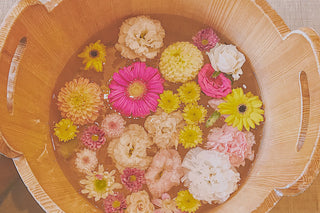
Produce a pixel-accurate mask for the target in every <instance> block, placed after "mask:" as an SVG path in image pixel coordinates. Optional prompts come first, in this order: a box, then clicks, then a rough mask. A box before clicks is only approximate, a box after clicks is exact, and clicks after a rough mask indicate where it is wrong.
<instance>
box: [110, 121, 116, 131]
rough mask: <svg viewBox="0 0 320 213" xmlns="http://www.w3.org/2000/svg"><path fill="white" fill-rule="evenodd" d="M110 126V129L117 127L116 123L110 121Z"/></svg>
mask: <svg viewBox="0 0 320 213" xmlns="http://www.w3.org/2000/svg"><path fill="white" fill-rule="evenodd" d="M108 126H109V128H110V129H115V128H116V127H117V125H116V123H115V122H113V121H110V122H109V124H108Z"/></svg>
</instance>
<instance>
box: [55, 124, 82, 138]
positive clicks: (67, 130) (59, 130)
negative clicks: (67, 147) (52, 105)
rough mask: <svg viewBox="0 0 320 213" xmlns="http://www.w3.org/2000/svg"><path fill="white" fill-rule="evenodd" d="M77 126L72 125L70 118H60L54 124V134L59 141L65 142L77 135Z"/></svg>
mask: <svg viewBox="0 0 320 213" xmlns="http://www.w3.org/2000/svg"><path fill="white" fill-rule="evenodd" d="M77 132H78V130H77V126H75V125H73V122H72V121H71V120H70V119H62V120H61V121H59V123H56V124H55V125H54V134H55V135H56V136H57V137H58V138H59V141H63V142H67V141H69V140H72V139H74V138H75V137H76V136H77Z"/></svg>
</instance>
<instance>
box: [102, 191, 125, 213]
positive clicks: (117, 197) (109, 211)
mask: <svg viewBox="0 0 320 213" xmlns="http://www.w3.org/2000/svg"><path fill="white" fill-rule="evenodd" d="M103 204H104V210H105V212H106V213H115V212H118V213H123V212H124V210H125V209H126V208H127V203H126V199H125V198H124V196H123V195H122V194H119V193H115V194H114V195H108V197H107V198H106V199H105V200H104V202H103Z"/></svg>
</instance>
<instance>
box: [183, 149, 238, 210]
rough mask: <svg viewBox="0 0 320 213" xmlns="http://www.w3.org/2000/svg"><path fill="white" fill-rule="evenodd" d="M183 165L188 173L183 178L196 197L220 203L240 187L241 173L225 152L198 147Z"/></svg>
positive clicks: (187, 156)
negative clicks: (232, 164) (233, 165)
mask: <svg viewBox="0 0 320 213" xmlns="http://www.w3.org/2000/svg"><path fill="white" fill-rule="evenodd" d="M182 166H183V167H184V168H185V171H186V173H185V176H184V177H183V178H182V179H181V180H182V182H184V185H185V186H186V187H188V189H189V191H190V193H191V194H192V195H193V197H194V198H195V199H198V200H203V201H206V202H208V203H210V204H211V203H212V202H214V203H217V204H220V203H223V202H225V201H226V200H227V199H228V198H229V197H230V194H231V193H233V192H234V191H235V190H236V189H237V188H238V184H237V182H238V181H239V180H240V174H239V173H238V172H237V171H236V170H235V169H234V167H232V166H231V164H230V161H229V157H228V156H227V155H225V154H223V153H220V152H217V151H214V150H204V149H201V148H200V147H197V148H194V149H191V150H190V151H189V152H188V153H187V154H186V156H185V158H184V160H183V162H182ZM178 197H179V196H178ZM177 205H178V201H177ZM178 206H179V205H178ZM180 209H181V208H180ZM181 210H183V209H181Z"/></svg>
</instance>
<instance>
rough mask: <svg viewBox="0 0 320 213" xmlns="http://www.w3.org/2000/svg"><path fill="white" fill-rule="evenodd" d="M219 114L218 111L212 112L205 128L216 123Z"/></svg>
mask: <svg viewBox="0 0 320 213" xmlns="http://www.w3.org/2000/svg"><path fill="white" fill-rule="evenodd" d="M220 116H221V114H220V112H218V111H214V113H213V114H212V115H211V116H210V118H208V120H207V122H206V127H207V128H209V127H212V126H213V124H214V123H215V122H217V120H218V119H219V118H220Z"/></svg>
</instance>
